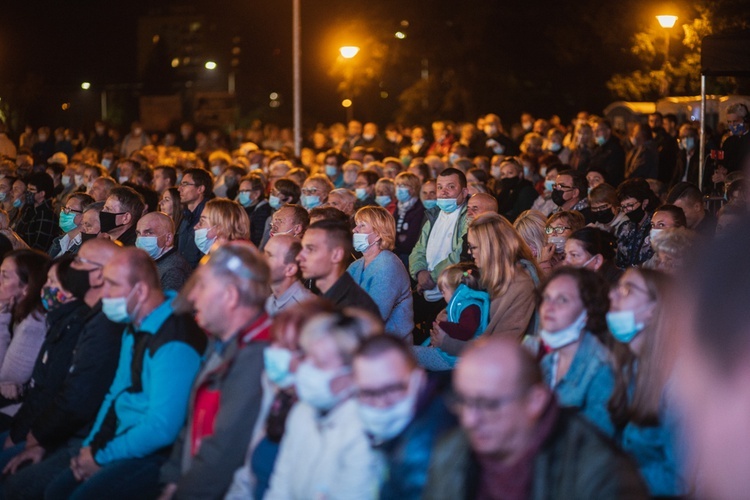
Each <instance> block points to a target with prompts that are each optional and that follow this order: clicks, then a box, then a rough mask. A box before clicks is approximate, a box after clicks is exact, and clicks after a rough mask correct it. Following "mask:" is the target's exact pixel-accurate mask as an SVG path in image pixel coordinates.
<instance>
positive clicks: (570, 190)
mask: <svg viewBox="0 0 750 500" xmlns="http://www.w3.org/2000/svg"><path fill="white" fill-rule="evenodd" d="M588 187H589V184H588V181H587V180H586V175H585V174H584V173H582V172H578V171H576V170H563V171H561V172H560V173H559V174H557V179H556V182H555V185H554V187H553V189H552V201H553V202H554V203H555V205H557V207H558V208H557V211H558V212H563V211H571V210H576V211H578V212H581V214H582V215H583V217H584V218H585V219H586V222H587V223H588V222H593V221H591V220H589V219H590V218H591V210H590V209H589V200H588V198H587V197H586V196H587V195H588Z"/></svg>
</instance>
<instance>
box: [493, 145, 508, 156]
mask: <svg viewBox="0 0 750 500" xmlns="http://www.w3.org/2000/svg"><path fill="white" fill-rule="evenodd" d="M492 152H493V153H495V154H496V155H501V154H503V153H505V146H503V145H502V144H499V143H498V144H495V145H494V146H493V147H492Z"/></svg>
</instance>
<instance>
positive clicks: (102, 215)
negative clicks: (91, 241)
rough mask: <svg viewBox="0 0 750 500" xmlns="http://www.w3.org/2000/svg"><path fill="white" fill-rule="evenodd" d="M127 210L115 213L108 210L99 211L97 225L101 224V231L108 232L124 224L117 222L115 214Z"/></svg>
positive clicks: (121, 213) (120, 213)
mask: <svg viewBox="0 0 750 500" xmlns="http://www.w3.org/2000/svg"><path fill="white" fill-rule="evenodd" d="M126 213H127V212H118V213H116V214H113V213H109V212H99V225H100V226H101V231H102V232H103V233H108V232H110V231H112V230H113V229H116V228H118V227H120V226H123V225H124V224H118V223H117V222H116V221H117V216H118V215H123V214H126Z"/></svg>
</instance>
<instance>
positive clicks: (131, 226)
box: [99, 186, 146, 246]
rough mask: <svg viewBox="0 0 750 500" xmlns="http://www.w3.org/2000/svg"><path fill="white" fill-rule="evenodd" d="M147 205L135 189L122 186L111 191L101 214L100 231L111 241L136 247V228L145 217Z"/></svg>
mask: <svg viewBox="0 0 750 500" xmlns="http://www.w3.org/2000/svg"><path fill="white" fill-rule="evenodd" d="M144 208H146V203H145V202H144V201H143V197H142V196H141V195H140V194H138V193H137V192H136V191H135V190H134V189H133V188H129V187H126V186H120V187H116V188H114V189H113V190H112V191H110V193H109V196H108V197H107V201H106V202H104V208H102V211H101V212H99V230H100V232H101V233H105V234H106V235H107V237H108V238H109V239H111V240H117V241H119V242H120V243H122V244H123V245H125V246H134V245H135V240H136V234H135V226H136V224H137V223H138V220H139V219H140V218H141V215H143V211H144Z"/></svg>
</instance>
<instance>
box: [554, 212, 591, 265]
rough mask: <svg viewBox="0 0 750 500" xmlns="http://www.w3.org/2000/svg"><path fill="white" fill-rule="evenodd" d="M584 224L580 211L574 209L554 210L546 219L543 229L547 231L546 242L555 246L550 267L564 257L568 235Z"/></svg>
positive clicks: (558, 263) (560, 261)
mask: <svg viewBox="0 0 750 500" xmlns="http://www.w3.org/2000/svg"><path fill="white" fill-rule="evenodd" d="M585 225H586V220H585V219H584V218H583V215H581V212H577V211H575V210H571V211H562V212H555V213H554V214H552V215H550V216H549V218H548V219H547V226H546V227H545V228H544V231H545V232H546V233H547V243H549V244H552V245H554V246H555V251H554V253H553V255H552V257H551V260H550V263H551V264H552V267H556V266H558V265H560V264H561V263H562V261H563V260H564V259H565V242H566V241H567V240H568V238H570V235H571V234H573V233H574V232H576V231H578V230H579V229H581V228H582V227H583V226H585Z"/></svg>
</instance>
